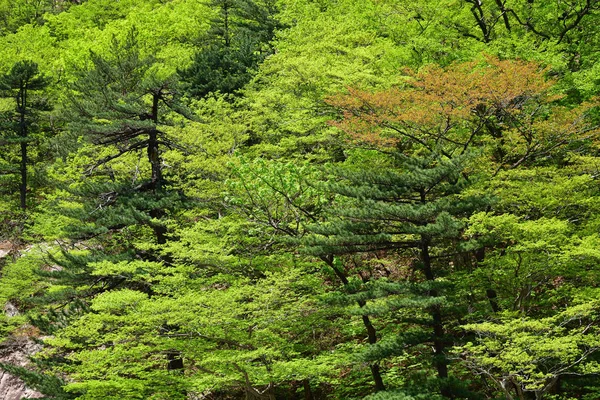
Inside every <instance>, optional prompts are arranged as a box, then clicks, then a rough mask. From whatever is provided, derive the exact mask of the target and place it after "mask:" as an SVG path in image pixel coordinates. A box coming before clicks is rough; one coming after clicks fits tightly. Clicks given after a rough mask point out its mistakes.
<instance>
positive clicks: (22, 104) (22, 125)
mask: <svg viewBox="0 0 600 400" xmlns="http://www.w3.org/2000/svg"><path fill="white" fill-rule="evenodd" d="M20 89H21V90H20V92H19V100H18V101H17V110H18V112H19V114H20V115H19V118H20V120H19V136H21V140H22V142H21V167H20V170H21V184H20V186H19V192H20V194H21V209H23V210H25V209H26V208H27V142H26V139H27V122H26V121H25V110H26V109H27V108H26V107H27V86H21V88H20Z"/></svg>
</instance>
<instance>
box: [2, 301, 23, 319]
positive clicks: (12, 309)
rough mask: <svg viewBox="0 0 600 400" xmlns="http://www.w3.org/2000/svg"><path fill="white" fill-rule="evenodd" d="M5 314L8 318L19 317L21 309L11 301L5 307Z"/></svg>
mask: <svg viewBox="0 0 600 400" xmlns="http://www.w3.org/2000/svg"><path fill="white" fill-rule="evenodd" d="M4 313H5V314H6V316H7V317H16V316H17V315H19V309H18V308H17V307H16V306H15V305H14V304H13V303H11V302H10V301H9V302H7V303H6V304H5V305H4Z"/></svg>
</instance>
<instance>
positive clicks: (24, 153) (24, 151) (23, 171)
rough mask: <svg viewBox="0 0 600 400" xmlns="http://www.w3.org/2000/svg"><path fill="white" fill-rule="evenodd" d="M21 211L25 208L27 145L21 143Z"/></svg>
mask: <svg viewBox="0 0 600 400" xmlns="http://www.w3.org/2000/svg"><path fill="white" fill-rule="evenodd" d="M19 191H20V192H21V209H23V210H25V209H26V208H27V201H26V200H27V199H26V197H27V143H26V142H21V185H20V187H19Z"/></svg>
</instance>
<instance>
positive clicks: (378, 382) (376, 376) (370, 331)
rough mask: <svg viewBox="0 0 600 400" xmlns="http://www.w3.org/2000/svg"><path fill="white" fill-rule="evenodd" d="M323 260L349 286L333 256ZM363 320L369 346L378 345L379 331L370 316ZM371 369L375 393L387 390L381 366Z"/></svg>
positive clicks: (359, 303)
mask: <svg viewBox="0 0 600 400" xmlns="http://www.w3.org/2000/svg"><path fill="white" fill-rule="evenodd" d="M321 259H322V260H323V261H325V263H326V264H327V265H328V266H329V267H330V268H331V269H332V270H333V272H334V273H335V274H336V276H337V277H338V278H339V279H340V281H342V284H343V285H344V286H347V285H348V283H349V282H348V277H347V276H346V274H345V273H344V272H343V271H340V270H339V269H338V268H337V267H336V266H335V264H334V263H333V256H323V257H321ZM357 303H358V306H359V307H361V308H362V307H364V306H365V305H366V303H365V302H364V301H362V300H359V301H357ZM362 320H363V325H364V326H365V328H366V330H367V338H368V340H369V344H375V343H377V330H376V329H375V327H374V326H373V324H372V323H371V319H370V318H369V316H368V315H363V316H362ZM369 368H370V370H371V375H372V376H373V382H374V383H375V391H376V392H379V391H383V390H385V385H384V383H383V378H382V377H381V371H380V370H379V364H377V363H373V364H370V365H369Z"/></svg>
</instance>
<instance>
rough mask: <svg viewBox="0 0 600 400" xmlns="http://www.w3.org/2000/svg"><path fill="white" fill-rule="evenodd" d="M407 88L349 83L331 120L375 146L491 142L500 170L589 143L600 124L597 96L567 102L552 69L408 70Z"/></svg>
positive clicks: (494, 63) (455, 149) (505, 65)
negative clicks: (593, 118)
mask: <svg viewBox="0 0 600 400" xmlns="http://www.w3.org/2000/svg"><path fill="white" fill-rule="evenodd" d="M404 73H405V74H406V80H405V84H404V86H402V87H394V88H391V89H387V90H383V91H378V92H369V91H364V90H358V89H352V88H350V89H348V93H347V94H343V95H338V96H335V97H331V98H329V99H328V102H329V103H330V104H331V105H333V106H335V107H337V108H338V109H340V111H341V112H342V118H341V119H340V120H339V121H337V122H333V124H334V125H335V126H337V127H339V128H341V129H342V130H343V131H345V132H346V133H348V134H349V136H350V139H351V141H352V142H354V143H357V144H361V145H367V146H369V147H375V148H380V149H382V148H386V147H388V148H389V147H399V148H401V149H409V148H412V149H414V148H415V147H417V148H424V149H427V150H429V151H435V152H437V153H440V154H441V155H443V156H445V157H448V158H453V157H455V156H457V155H462V154H465V153H466V152H467V151H468V150H470V149H472V148H473V147H481V148H485V149H486V152H485V154H486V155H488V156H489V159H490V160H491V161H492V162H493V165H495V166H496V168H502V167H507V168H514V167H517V166H519V165H521V164H523V163H527V162H533V161H536V160H539V159H540V158H546V157H550V156H551V155H553V154H556V150H558V149H559V148H567V147H569V148H571V149H573V148H575V149H578V148H580V147H581V146H583V145H585V144H588V143H590V139H592V138H594V136H595V135H597V133H598V126H597V125H595V124H593V123H590V122H589V119H588V118H586V116H587V115H588V114H589V113H590V111H591V110H593V109H595V106H596V104H595V103H594V102H587V103H583V104H580V105H578V106H577V107H568V106H565V105H562V104H561V101H560V100H561V98H562V96H561V95H560V94H557V93H556V91H555V90H553V88H554V85H555V80H554V79H548V78H547V77H546V76H547V75H548V74H549V69H548V68H543V67H541V66H540V65H539V64H537V63H534V62H527V61H520V60H499V59H497V58H494V57H489V56H488V57H486V58H485V60H483V61H472V62H464V63H456V64H453V65H450V66H449V67H447V68H442V67H439V66H435V65H434V66H427V67H424V68H423V69H421V70H420V71H418V72H415V71H412V70H408V69H407V70H405V71H404Z"/></svg>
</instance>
